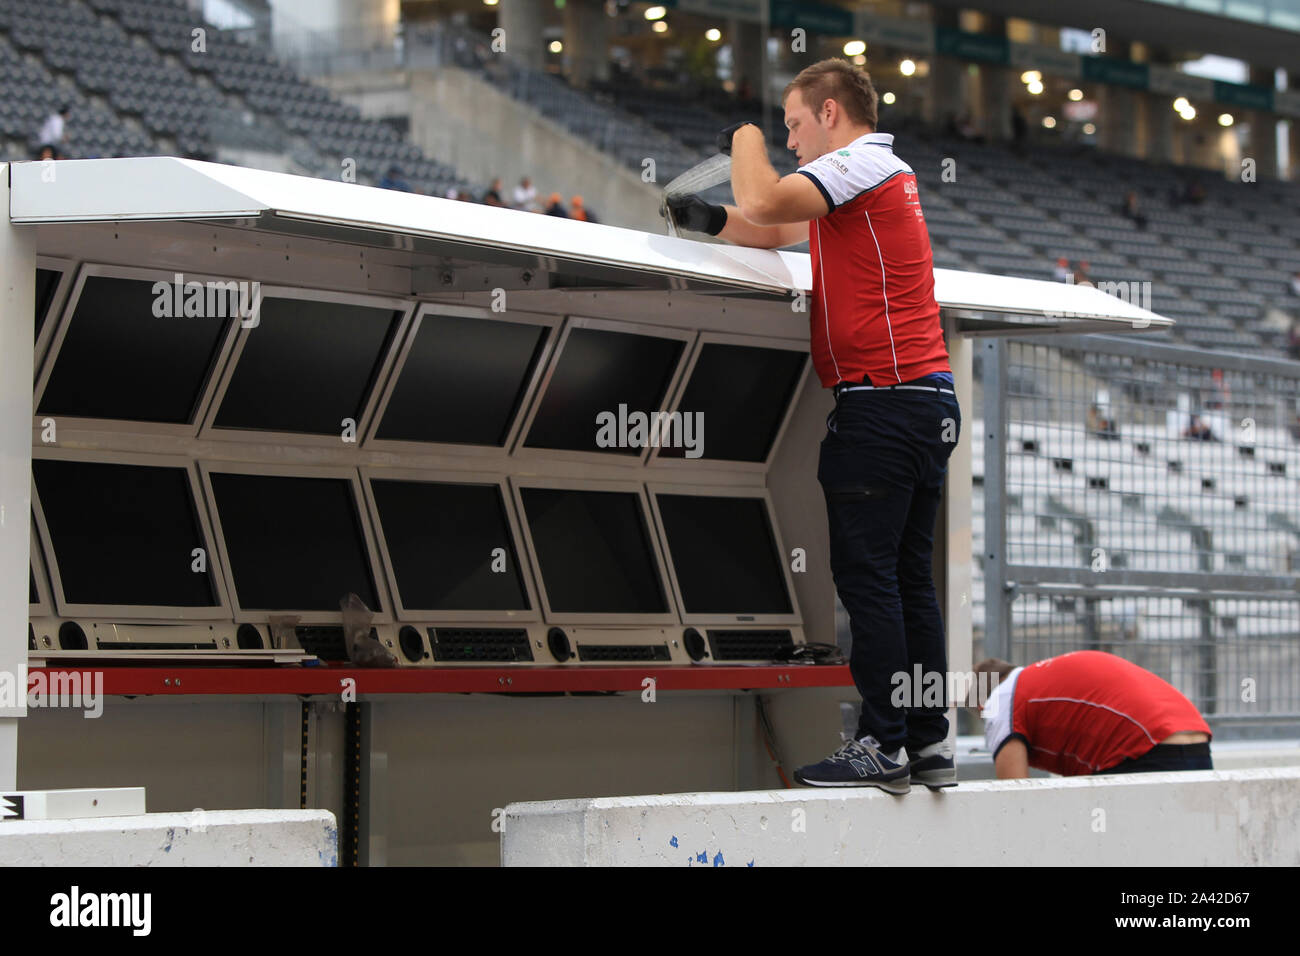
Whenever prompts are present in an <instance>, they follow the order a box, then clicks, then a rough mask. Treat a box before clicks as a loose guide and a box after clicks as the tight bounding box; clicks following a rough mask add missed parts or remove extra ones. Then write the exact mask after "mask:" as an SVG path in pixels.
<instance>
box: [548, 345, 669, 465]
mask: <svg viewBox="0 0 1300 956" xmlns="http://www.w3.org/2000/svg"><path fill="white" fill-rule="evenodd" d="M683 347H684V343H683V342H681V341H680V340H678V339H665V338H659V337H657V336H653V335H629V334H627V333H625V332H609V331H605V330H603V329H583V328H575V329H574V330H573V331H572V332H570V333H569V337H568V339H567V340H566V342H565V344H564V350H563V352H562V353H561V354H560V356H559V359H558V360H557V364H556V366H555V372H554V374H553V375H552V376H551V381H550V384H549V385H547V387H546V391H545V393H544V394H543V395H542V399H541V404H540V405H539V406H538V409H537V415H536V416H535V417H534V419H533V423H532V427H530V428H529V430H528V439H527V441H526V442H525V444H526V445H527V446H528V447H530V448H559V449H565V450H569V451H596V452H610V453H613V454H623V455H631V456H633V457H635V456H637V455H639V454H641V452H642V451H643V449H644V446H642V447H640V448H638V447H630V446H629V447H618V446H617V445H615V446H612V447H611V446H609V445H605V446H602V445H599V444H597V435H598V430H599V426H598V424H597V416H600V415H614V416H618V415H619V406H620V405H624V406H626V411H627V412H628V413H632V412H640V413H641V414H643V415H651V414H654V413H655V412H658V411H661V410H663V408H664V399H665V396H666V393H667V391H668V384H669V382H670V381H671V379H672V375H673V370H674V369H675V368H676V367H677V361H678V359H679V358H680V357H681V354H682V349H683ZM614 431H615V432H617V429H614ZM629 433H630V429H629Z"/></svg>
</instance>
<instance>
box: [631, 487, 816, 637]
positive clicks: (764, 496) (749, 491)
mask: <svg viewBox="0 0 1300 956" xmlns="http://www.w3.org/2000/svg"><path fill="white" fill-rule="evenodd" d="M646 493H647V496H648V497H649V499H650V508H651V513H652V514H653V515H654V521H655V532H656V534H657V535H658V536H659V543H660V547H661V548H662V549H663V553H664V555H665V556H666V557H667V559H668V574H669V579H670V580H671V582H672V589H673V599H674V600H675V601H676V602H677V606H678V608H680V609H681V615H682V624H685V625H695V626H709V625H719V624H733V625H734V624H745V625H756V626H760V625H769V624H770V625H781V626H788V627H801V626H802V625H803V616H802V615H801V614H800V613H799V598H798V595H797V594H796V593H795V588H794V578H793V576H792V572H791V571H790V566H789V564H788V563H787V558H786V554H787V552H786V550H785V542H784V541H782V540H781V531H780V528H779V527H778V526H777V523H776V511H775V509H773V507H772V495H771V493H770V492H769V491H768V490H767V489H766V488H737V487H733V486H725V485H724V486H716V485H687V484H680V483H677V482H655V481H650V482H647V483H646ZM661 494H668V495H690V496H693V497H714V498H755V499H758V500H759V501H761V502H763V508H764V511H765V513H766V515H767V521H768V526H769V527H770V528H771V529H772V542H773V544H774V545H775V546H776V555H775V557H776V560H777V565H778V566H779V567H780V568H781V575H782V577H783V578H784V580H785V589H786V593H787V594H788V595H789V597H790V613H789V614H691V613H688V612H687V610H686V600H685V598H684V597H683V595H682V589H681V582H679V581H678V579H677V567H676V565H675V564H674V563H673V561H672V550H671V549H670V548H669V545H668V529H667V527H666V526H665V525H664V520H663V515H662V514H661V513H660V512H659V495H661Z"/></svg>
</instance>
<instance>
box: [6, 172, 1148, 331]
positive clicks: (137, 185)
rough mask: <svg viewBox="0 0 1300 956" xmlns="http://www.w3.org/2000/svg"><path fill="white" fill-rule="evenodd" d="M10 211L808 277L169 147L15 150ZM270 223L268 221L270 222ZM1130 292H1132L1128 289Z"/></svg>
mask: <svg viewBox="0 0 1300 956" xmlns="http://www.w3.org/2000/svg"><path fill="white" fill-rule="evenodd" d="M10 197H11V198H10V217H11V219H12V220H13V221H14V222H15V223H76V222H92V221H125V220H212V219H235V218H238V219H246V218H250V217H252V218H265V219H269V220H296V221H298V222H300V223H304V224H317V225H319V226H322V227H326V226H336V227H346V228H349V229H362V230H369V231H376V232H380V233H384V234H388V235H399V236H411V237H422V238H426V239H433V240H438V241H441V242H446V243H451V244H453V245H455V246H458V247H460V248H459V251H458V252H457V255H463V256H464V257H466V258H473V257H474V249H476V248H477V249H480V250H483V249H491V250H494V251H497V252H500V251H508V252H516V253H523V254H527V255H536V256H540V257H546V258H553V259H557V260H569V261H575V262H583V263H592V264H596V265H600V266H607V267H611V268H615V269H619V270H626V271H631V272H640V273H645V274H653V275H657V276H665V277H677V278H679V279H682V280H687V281H695V282H701V281H702V282H706V283H710V284H715V285H717V286H721V287H723V288H733V289H737V290H743V291H746V292H758V293H769V294H775V295H782V296H787V295H789V294H790V293H791V292H792V291H794V290H796V289H802V290H804V291H809V290H810V289H811V279H812V277H811V263H810V260H809V256H808V255H807V254H806V253H797V252H785V251H771V250H766V249H748V248H743V247H740V246H734V245H730V244H722V243H711V242H700V241H697V240H693V239H683V238H674V237H671V236H666V235H657V234H654V233H649V232H642V231H639V230H635V229H624V228H620V227H617V226H608V225H603V224H597V223H587V222H578V221H576V220H569V219H560V218H557V217H552V216H540V215H537V214H535V213H528V212H519V211H516V210H512V209H502V208H499V207H493V206H484V205H479V204H476V203H465V202H458V201H455V200H448V199H439V198H436V197H433V196H417V195H412V194H410V193H404V192H397V191H393V190H386V189H378V188H375V187H370V186H359V185H356V184H354V183H344V182H334V181H331V180H324V179H312V178H308V177H304V176H291V175H287V174H285V173H272V172H266V171H264V170H257V169H245V168H242V167H238V166H226V165H221V164H218V163H204V162H198V161H195V160H188V159H178V158H174V157H144V158H133V159H87V160H64V161H60V162H57V163H44V162H39V161H37V162H28V163H15V164H13V165H12V167H11V192H10ZM267 228H272V229H273V228H274V224H273V223H271V224H269V225H268V226H267ZM934 276H935V297H936V298H937V299H938V301H939V304H940V305H941V306H944V307H947V308H952V309H959V310H966V311H969V312H973V313H1002V314H1005V315H1008V316H1009V315H1015V316H1017V317H1018V319H1017V320H1016V321H1015V322H1014V323H1010V324H1006V323H1001V322H997V321H994V322H981V321H979V317H978V316H972V317H971V319H973V320H974V321H970V322H968V327H969V329H970V330H971V331H979V330H980V329H981V328H985V329H990V330H996V329H998V328H999V327H1014V328H1016V329H1019V330H1022V331H1023V330H1026V329H1027V328H1028V329H1031V330H1043V331H1046V330H1051V329H1054V328H1059V329H1060V330H1061V331H1069V332H1080V331H1089V330H1107V331H1119V330H1122V329H1125V328H1132V329H1144V328H1152V329H1155V328H1162V327H1167V326H1170V325H1172V324H1173V321H1172V320H1171V319H1167V318H1164V317H1162V316H1159V315H1157V314H1155V313H1154V312H1150V311H1148V310H1146V309H1144V308H1141V307H1140V306H1139V305H1136V304H1133V303H1131V302H1127V301H1124V300H1123V299H1121V298H1116V297H1115V296H1112V295H1107V294H1106V293H1104V292H1101V291H1100V290H1098V289H1096V288H1093V287H1091V286H1087V285H1070V284H1066V283H1060V282H1048V281H1043V280H1036V279H1020V278H1012V277H1008V276H996V275H988V274H983V273H972V272H959V271H955V270H951V269H935V270H934ZM1133 298H1137V297H1136V296H1134V297H1133Z"/></svg>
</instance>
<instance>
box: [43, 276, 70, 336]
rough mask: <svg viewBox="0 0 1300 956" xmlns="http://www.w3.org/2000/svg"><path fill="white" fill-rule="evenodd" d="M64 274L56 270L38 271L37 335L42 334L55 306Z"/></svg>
mask: <svg viewBox="0 0 1300 956" xmlns="http://www.w3.org/2000/svg"><path fill="white" fill-rule="evenodd" d="M62 278H63V273H62V272H58V271H56V270H54V269H37V270H36V334H37V335H40V334H41V329H42V328H43V327H44V326H45V318H46V315H47V314H48V313H49V311H50V306H51V305H53V304H54V292H55V290H56V289H58V287H59V280H60V279H62Z"/></svg>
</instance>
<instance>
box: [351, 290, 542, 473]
mask: <svg viewBox="0 0 1300 956" xmlns="http://www.w3.org/2000/svg"><path fill="white" fill-rule="evenodd" d="M430 315H448V316H454V317H457V318H471V319H483V320H486V321H491V322H514V323H518V324H521V325H536V326H541V327H543V328H545V329H546V330H547V331H546V334H545V336H544V338H543V341H542V351H541V354H540V355H539V356H538V359H537V364H536V365H535V366H534V368H533V370H532V373H531V374H530V375H529V376H528V380H527V382H525V383H524V393H523V396H522V397H521V399H520V402H519V409H518V410H517V411H516V412H515V413H514V418H513V419H512V420H511V422H510V428H509V430H508V431H507V432H506V439H505V442H504V444H502V445H499V446H498V445H465V444H459V443H455V442H419V441H408V440H405V439H394V438H387V439H384V438H379V437H378V434H379V426H380V424H381V423H382V422H383V419H384V413H385V412H386V411H387V410H388V404H389V402H390V401H391V400H392V397H393V392H394V391H396V389H397V380H398V379H399V378H400V377H401V374H402V370H403V369H404V368H405V367H406V360H407V357H408V356H409V355H410V353H411V349H413V348H414V347H415V339H416V336H418V335H419V334H420V328H421V327H422V326H423V324H424V320H425V319H426V318H427V317H429V316H430ZM562 321H563V317H562V316H559V315H548V314H545V313H538V312H493V311H492V310H491V309H485V308H479V307H475V306H465V305H443V304H441V303H438V302H422V303H420V304H419V306H418V307H417V308H416V310H415V314H414V316H413V317H412V318H411V321H410V325H409V327H408V328H407V329H406V331H405V333H404V334H403V337H402V341H401V343H400V345H401V347H400V348H399V350H398V353H397V356H396V359H395V363H394V365H393V368H392V370H391V372H390V373H389V374H388V375H387V376H386V378H385V380H384V386H383V389H382V390H381V392H380V395H379V398H378V401H377V404H376V406H375V410H374V414H373V415H372V416H371V421H370V425H369V427H368V428H367V429H366V433H365V434H366V437H365V440H364V442H363V443H362V447H363V448H364V449H366V450H367V451H370V450H373V451H387V452H397V453H401V452H407V451H412V450H415V449H420V450H428V451H432V452H448V453H450V454H455V455H473V456H476V457H481V458H493V459H499V460H501V461H504V460H506V459H507V458H509V456H510V450H511V448H513V447H514V444H515V441H516V439H517V438H518V437H519V432H520V429H521V428H522V426H523V422H524V420H525V418H526V416H527V414H528V410H529V408H530V407H531V406H532V403H533V400H534V398H535V397H536V395H537V393H538V391H539V386H540V383H541V381H542V377H543V374H544V373H545V371H546V369H547V367H548V365H549V364H550V360H551V355H552V353H553V352H554V350H555V346H556V332H555V330H556V329H557V328H558V327H559V326H560V323H561V322H562Z"/></svg>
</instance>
